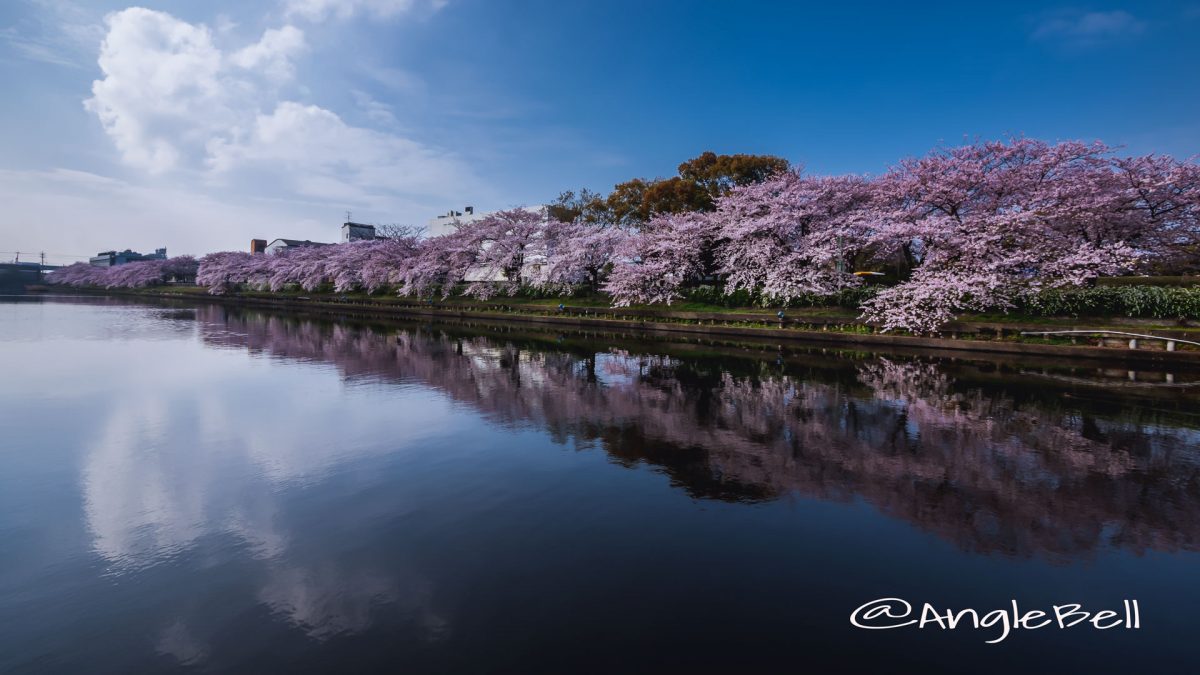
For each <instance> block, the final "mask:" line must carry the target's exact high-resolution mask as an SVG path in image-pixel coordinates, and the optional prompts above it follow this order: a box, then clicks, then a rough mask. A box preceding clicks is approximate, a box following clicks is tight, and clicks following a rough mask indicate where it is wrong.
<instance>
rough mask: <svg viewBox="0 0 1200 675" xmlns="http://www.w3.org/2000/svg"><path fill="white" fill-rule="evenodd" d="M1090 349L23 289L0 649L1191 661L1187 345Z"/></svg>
mask: <svg viewBox="0 0 1200 675" xmlns="http://www.w3.org/2000/svg"><path fill="white" fill-rule="evenodd" d="M1067 366H1068V364H1054V363H1045V364H1038V363H1029V362H1024V363H1013V362H988V361H975V360H962V359H961V358H960V359H959V360H951V359H938V358H935V357H932V356H919V355H916V356H912V355H910V356H904V355H874V354H865V353H858V354H847V353H835V352H832V351H830V352H824V351H822V350H820V349H811V350H806V349H799V348H796V349H789V350H787V351H779V350H778V349H777V348H776V347H774V346H758V345H711V344H697V343H678V342H674V343H673V342H651V341H645V340H643V341H636V340H634V339H632V338H626V337H621V336H586V335H577V334H555V333H538V332H535V331H533V330H527V329H520V330H512V329H510V330H507V331H506V330H503V329H488V328H482V327H470V326H462V325H459V326H451V325H446V326H438V325H429V324H399V323H397V324H391V325H381V324H362V323H355V322H352V321H342V322H332V321H328V320H314V319H305V318H301V317H296V316H289V315H284V314H269V313H261V312H256V311H246V310H236V309H229V308H222V307H219V306H182V305H181V306H167V305H159V306H152V305H137V304H126V303H122V302H116V301H112V300H99V299H93V300H86V299H41V300H38V299H24V300H16V299H7V300H3V301H0V373H2V381H3V383H4V387H3V390H2V393H0V434H2V435H0V438H3V442H2V444H0V671H15V672H26V671H28V672H89V673H95V672H140V673H144V672H155V671H173V670H179V669H194V670H197V671H253V672H279V671H281V670H284V669H291V670H313V671H316V670H328V671H337V672H362V671H369V670H389V671H401V672H410V673H426V672H463V673H482V672H512V673H532V672H551V673H577V672H615V673H632V672H676V671H678V672H692V673H701V672H725V673H735V672H751V671H762V670H768V669H769V670H771V671H772V672H797V673H799V672H832V671H862V670H863V669H865V668H868V667H879V668H884V669H887V670H889V671H899V672H939V671H947V672H956V671H957V672H963V671H970V672H989V671H1005V670H1012V669H1014V668H1021V669H1023V670H1024V672H1052V671H1053V672H1060V673H1062V672H1077V671H1081V670H1083V669H1085V668H1087V669H1090V672H1115V671H1120V670H1124V671H1126V672H1130V671H1134V672H1156V673H1166V672H1181V673H1182V672H1190V673H1194V672H1197V668H1198V667H1200V666H1198V665H1197V662H1196V657H1197V651H1198V647H1197V640H1196V638H1197V634H1198V628H1200V621H1198V619H1197V615H1198V614H1200V568H1198V563H1200V556H1198V555H1197V550H1198V549H1200V431H1198V430H1200V389H1198V388H1196V387H1189V386H1187V385H1189V384H1191V383H1192V382H1194V381H1195V380H1196V378H1195V377H1194V376H1189V375H1188V374H1186V373H1174V374H1172V375H1173V376H1174V377H1173V380H1174V383H1173V384H1172V385H1166V384H1164V381H1165V374H1163V373H1135V374H1134V375H1133V377H1134V378H1135V381H1133V382H1131V381H1130V380H1129V374H1128V373H1127V372H1126V370H1125V368H1124V367H1117V366H1114V369H1113V370H1112V371H1098V370H1096V369H1095V368H1094V367H1081V368H1070V367H1067ZM1022 371H1025V372H1022ZM883 597H900V598H905V599H907V600H909V601H910V602H912V603H914V604H915V605H918V606H919V604H920V603H924V602H927V601H928V602H931V603H934V604H936V605H938V606H939V607H942V608H954V609H966V608H975V609H978V610H980V611H981V612H982V611H985V610H990V609H996V608H1005V607H1009V606H1010V602H1011V600H1013V599H1016V600H1017V601H1018V602H1019V603H1020V604H1021V606H1022V607H1023V608H1026V607H1027V608H1028V609H1043V610H1044V609H1049V608H1050V607H1051V606H1053V605H1054V604H1065V603H1081V604H1083V605H1084V606H1085V609H1091V610H1093V611H1095V610H1101V609H1109V608H1112V609H1117V610H1120V609H1121V608H1122V600H1123V599H1137V600H1138V601H1139V606H1140V615H1141V626H1142V628H1141V629H1140V630H1127V629H1116V630H1108V631H1097V630H1092V629H1085V628H1083V627H1076V628H1073V629H1071V630H1066V631H1063V630H1057V629H1042V630H1037V631H1029V630H1025V631H1020V630H1018V631H1014V632H1013V634H1012V635H1010V637H1009V638H1008V639H1007V640H1005V641H1004V642H1002V643H1000V644H997V645H987V644H984V641H985V640H988V639H992V638H995V637H997V635H998V632H997V630H995V629H979V630H973V629H969V628H963V627H960V628H959V629H958V630H955V631H941V630H937V629H936V627H927V628H926V629H923V630H916V629H901V630H891V631H865V630H859V629H855V628H853V627H852V626H851V625H850V622H849V616H850V613H851V612H852V611H853V610H854V609H855V608H856V607H858V606H859V605H861V604H863V603H864V602H867V601H868V600H873V599H876V598H883Z"/></svg>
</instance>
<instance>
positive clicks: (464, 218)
mask: <svg viewBox="0 0 1200 675" xmlns="http://www.w3.org/2000/svg"><path fill="white" fill-rule="evenodd" d="M524 208H525V209H526V210H527V211H533V212H535V213H541V214H542V217H543V218H546V217H547V216H546V207H545V206H544V205H541V204H539V205H536V206H526V207H524ZM493 213H495V211H485V212H477V211H476V210H475V207H473V206H466V207H463V210H462V211H453V210H452V211H450V212H448V213H445V214H442V215H440V216H437V217H435V218H430V219H429V223H428V226H427V227H426V233H427V234H428V235H429V236H431V237H436V236H437V235H439V234H446V233H448V232H453V231H454V230H455V229H456V228H458V227H461V226H462V225H466V224H467V223H473V222H476V221H479V220H483V219H484V218H487V217H488V216H490V215H492V214H493ZM489 245H490V242H485V243H484V244H483V247H484V250H487V247H488V246H489ZM531 248H533V247H531ZM545 267H546V255H545V253H544V252H540V251H534V250H530V251H526V253H525V264H524V265H523V266H522V267H521V279H522V280H523V281H526V282H529V281H535V280H537V279H540V278H541V276H542V275H543V274H544V271H545ZM463 281H466V282H477V281H508V279H507V278H505V276H504V273H503V272H501V271H499V270H492V269H489V268H488V267H486V266H483V265H479V266H476V267H474V268H472V269H470V270H468V271H467V273H466V275H465V276H464V277H463Z"/></svg>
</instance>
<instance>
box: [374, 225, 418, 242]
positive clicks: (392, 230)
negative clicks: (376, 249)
mask: <svg viewBox="0 0 1200 675" xmlns="http://www.w3.org/2000/svg"><path fill="white" fill-rule="evenodd" d="M424 234H425V228H424V227H422V226H420V225H401V224H399V223H382V224H380V223H376V224H375V236H376V237H377V238H379V239H408V238H411V237H420V236H422V235H424Z"/></svg>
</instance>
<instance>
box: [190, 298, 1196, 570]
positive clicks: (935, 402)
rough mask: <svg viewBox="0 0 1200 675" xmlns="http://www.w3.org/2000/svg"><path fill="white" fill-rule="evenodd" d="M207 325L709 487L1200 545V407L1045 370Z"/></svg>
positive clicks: (987, 533)
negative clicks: (1098, 393) (1109, 398)
mask: <svg viewBox="0 0 1200 675" xmlns="http://www.w3.org/2000/svg"><path fill="white" fill-rule="evenodd" d="M198 318H199V321H200V326H201V335H202V338H203V339H204V340H205V342H206V343H208V344H210V345H214V346H222V347H237V348H245V349H248V350H250V351H251V352H252V353H262V354H267V355H270V356H271V357H274V358H282V359H295V360H300V361H309V362H323V363H330V364H334V365H336V366H337V367H338V369H339V370H340V371H341V373H342V374H343V375H344V376H345V377H346V378H347V379H348V380H350V381H355V380H372V381H374V380H380V379H382V380H385V381H391V382H395V383H404V382H419V383H421V384H422V385H425V386H429V387H434V388H436V389H437V390H439V391H443V392H445V393H446V394H448V395H449V396H450V397H452V398H453V399H454V400H455V401H459V402H462V403H466V404H469V405H471V406H473V407H474V408H476V409H478V410H479V411H481V412H483V413H485V414H487V415H488V416H489V417H490V418H491V419H492V420H494V421H495V422H498V423H502V424H506V425H533V426H536V427H538V428H542V429H545V430H546V431H548V432H549V433H550V434H552V435H553V437H554V438H556V439H557V440H558V441H560V442H568V441H570V442H575V443H577V444H581V445H583V446H590V445H593V444H595V445H598V446H599V447H602V448H603V449H604V451H605V452H607V453H608V454H609V455H610V456H611V457H612V458H613V459H614V460H616V461H618V462H622V463H626V464H630V465H635V464H639V463H645V464H650V465H654V466H656V467H659V468H661V470H663V471H665V472H667V473H668V474H669V475H670V476H671V477H672V479H673V481H674V483H675V484H676V485H678V486H679V487H680V488H681V489H683V490H686V491H687V492H688V493H689V494H691V495H693V496H694V497H697V498H704V499H720V500H730V501H755V500H767V499H776V498H780V497H782V496H784V495H787V494H790V493H798V494H800V495H804V496H812V497H818V498H821V499H839V500H845V499H853V498H860V499H865V500H867V501H869V502H871V503H872V504H874V505H875V506H877V507H878V508H880V509H882V510H883V511H885V512H886V513H888V514H890V515H892V516H895V517H898V518H903V519H905V520H907V521H910V522H912V523H914V524H916V525H917V526H919V527H921V528H923V529H925V530H929V531H933V532H936V533H937V534H939V535H940V536H942V537H945V538H946V539H948V540H950V541H953V542H954V543H955V544H957V545H958V546H960V547H962V548H963V549H966V550H970V551H978V552H997V553H1005V554H1010V555H1016V556H1034V555H1047V556H1050V557H1052V558H1062V557H1072V556H1078V555H1083V554H1089V553H1090V552H1093V551H1095V550H1096V549H1097V548H1100V547H1105V546H1112V547H1119V548H1124V549H1129V550H1132V551H1136V552H1141V551H1145V550H1165V551H1174V550H1181V549H1182V550H1196V548H1197V545H1198V542H1200V508H1198V506H1200V474H1198V472H1197V469H1198V468H1200V433H1198V432H1197V430H1196V428H1195V426H1194V424H1195V422H1196V418H1195V416H1194V415H1192V416H1189V415H1187V414H1180V415H1175V416H1174V417H1172V418H1171V419H1170V420H1167V421H1165V422H1164V420H1162V419H1159V418H1158V417H1156V416H1155V415H1154V414H1152V413H1151V414H1148V413H1147V412H1146V411H1147V410H1148V409H1149V408H1147V407H1145V406H1141V405H1137V404H1131V403H1127V404H1126V406H1125V407H1124V408H1120V407H1118V408H1115V409H1112V408H1111V407H1109V409H1104V410H1095V409H1092V408H1094V407H1095V406H1087V405H1084V404H1073V403H1072V402H1071V401H1070V400H1069V399H1067V398H1064V397H1063V396H1064V392H1066V391H1069V390H1059V391H1054V390H1047V389H1046V388H1045V385H1044V383H1038V384H1037V387H1038V389H1037V390H1034V391H1030V390H1029V387H1028V384H1027V383H1026V382H1022V381H1019V380H1010V381H1007V382H1001V383H999V384H997V383H996V382H992V383H990V384H989V385H986V386H983V385H978V384H974V383H965V384H964V383H960V382H959V381H957V379H956V378H955V377H954V376H953V375H951V374H949V372H948V369H947V368H946V367H945V366H944V365H943V364H941V363H938V362H934V361H929V360H920V359H900V358H885V357H875V358H868V359H862V360H859V361H858V362H856V363H855V366H854V369H853V372H852V373H851V374H847V373H846V372H845V371H844V369H822V368H820V367H807V368H801V369H800V372H798V373H797V374H794V375H793V374H789V373H787V372H780V370H781V369H780V368H777V367H775V366H774V365H773V364H770V363H769V362H761V361H756V362H742V363H736V362H729V361H718V360H713V359H688V358H676V357H671V356H663V355H653V354H645V353H631V352H630V351H627V350H622V349H618V348H608V349H604V348H602V347H596V350H597V351H594V352H592V351H588V350H587V349H583V350H580V349H575V350H566V349H555V348H554V347H553V345H548V344H539V343H537V342H536V341H531V340H528V339H525V340H520V339H513V340H505V339H497V338H496V337H494V336H488V335H470V334H467V333H463V332H462V331H458V332H455V331H453V330H433V329H429V330H402V331H399V332H396V333H394V334H389V333H388V332H384V331H372V330H364V329H362V328H361V327H355V326H350V325H344V324H333V323H321V322H313V321H305V320H297V319H290V318H285V317H280V316H271V315H260V314H255V313H244V312H236V311H228V310H226V309H223V308H206V309H204V310H202V311H201V312H200V313H199V316H198ZM784 370H786V369H784ZM1179 395H1180V396H1183V394H1179Z"/></svg>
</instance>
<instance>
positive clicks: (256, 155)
mask: <svg viewBox="0 0 1200 675" xmlns="http://www.w3.org/2000/svg"><path fill="white" fill-rule="evenodd" d="M367 4H372V3H367ZM314 6H315V5H314ZM106 21H107V25H108V34H107V35H106V37H105V39H104V42H103V45H102V48H101V53H100V58H99V65H100V68H101V70H102V71H103V75H104V77H103V79H100V80H97V81H96V82H94V83H93V87H92V97H91V98H90V99H88V100H87V101H86V102H85V107H86V108H87V109H88V110H89V111H91V112H93V113H95V114H96V116H97V117H98V118H99V119H100V122H101V123H102V125H103V127H104V129H105V131H106V132H107V133H108V135H109V136H110V137H111V139H112V140H113V142H114V144H115V145H116V147H117V149H118V150H119V151H120V153H121V157H122V159H123V160H124V162H125V163H126V164H128V165H130V166H133V167H136V168H139V169H144V170H146V171H148V172H150V173H152V174H169V173H171V172H173V171H185V172H188V173H190V174H192V175H196V174H198V175H199V176H200V177H201V179H202V180H203V181H205V182H206V183H208V184H210V185H226V186H229V185H243V186H244V185H249V184H253V185H257V186H260V187H261V188H262V189H263V191H264V192H266V193H270V194H273V195H276V196H278V197H281V198H286V197H291V198H295V199H303V200H310V201H316V202H322V201H324V202H336V203H338V204H339V205H340V206H349V207H356V208H358V207H365V208H367V209H374V210H379V211H384V212H392V213H395V212H396V211H397V210H402V207H404V206H413V205H415V204H420V205H421V207H422V208H421V209H420V210H423V208H424V207H425V206H426V205H432V204H438V206H433V207H432V210H438V209H440V202H442V201H445V200H448V199H451V198H455V199H457V198H461V197H460V191H462V190H464V189H470V188H473V187H477V186H478V181H476V180H475V179H474V178H473V176H472V172H471V171H470V170H469V169H468V168H467V167H466V166H465V164H464V163H463V162H461V161H460V160H458V159H457V158H456V157H455V156H454V155H452V154H451V153H447V152H445V151H441V150H438V149H436V148H432V147H429V146H427V145H425V144H423V143H421V142H418V141H416V140H412V139H409V138H405V137H402V136H399V135H396V134H394V133H385V132H383V131H379V130H375V129H368V128H363V127H356V126H353V125H351V124H348V123H346V122H345V121H344V120H343V119H342V118H341V117H340V116H339V115H338V114H337V113H335V112H333V111H332V110H328V109H326V108H322V107H320V106H318V105H314V104H311V103H301V102H298V101H294V100H288V99H287V98H286V96H285V95H284V92H286V91H287V90H288V81H289V80H292V79H293V78H294V76H295V74H296V63H297V59H298V58H299V57H301V56H302V55H303V54H304V53H305V51H306V49H307V46H306V41H305V36H304V32H303V31H302V30H300V29H299V28H296V27H295V26H291V25H285V26H283V27H281V28H272V29H269V30H267V31H266V32H265V33H264V34H263V35H262V37H261V38H260V39H259V40H257V41H256V42H254V43H252V44H249V45H245V46H241V47H238V48H225V47H223V45H221V44H220V42H221V40H222V38H223V37H224V36H223V35H217V36H214V33H213V31H211V30H210V29H209V28H208V27H207V26H205V25H202V24H191V23H188V22H186V21H182V20H180V19H177V18H175V17H173V16H171V15H169V14H166V13H163V12H157V11H152V10H148V9H141V8H130V9H126V10H124V11H121V12H117V13H114V14H112V15H110V16H109V17H108V18H107V20H106ZM385 113H386V115H385ZM390 115H391V111H390V109H388V108H386V107H380V106H375V108H374V109H373V110H370V111H368V119H370V120H372V121H375V122H376V123H380V124H383V123H385V122H386V123H388V124H389V125H390V124H391V123H393V122H394V118H391V117H389V116H390Z"/></svg>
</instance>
